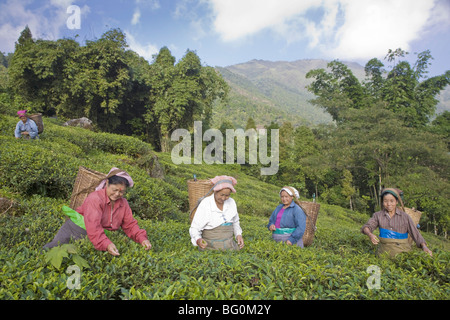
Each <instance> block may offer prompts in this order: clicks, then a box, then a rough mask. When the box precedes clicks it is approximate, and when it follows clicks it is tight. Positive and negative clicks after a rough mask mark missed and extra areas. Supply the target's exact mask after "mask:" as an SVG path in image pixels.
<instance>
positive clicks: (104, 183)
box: [95, 167, 134, 190]
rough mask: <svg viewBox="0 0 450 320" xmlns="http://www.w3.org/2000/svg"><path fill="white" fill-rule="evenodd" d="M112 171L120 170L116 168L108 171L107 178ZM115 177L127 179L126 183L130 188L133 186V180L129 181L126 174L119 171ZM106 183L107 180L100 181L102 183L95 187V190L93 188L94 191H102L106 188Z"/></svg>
mask: <svg viewBox="0 0 450 320" xmlns="http://www.w3.org/2000/svg"><path fill="white" fill-rule="evenodd" d="M114 170H120V169H119V168H116V167H114V168H112V169H111V170H109V172H108V176H109V174H110V173H111V172H113V171H114ZM116 176H119V177H122V178H125V179H127V181H128V183H129V184H130V187H132V186H133V185H134V182H133V179H131V177H130V175H129V174H128V173H127V172H125V171H121V172H119V173H117V174H116ZM106 181H107V179H105V180H102V182H100V184H99V185H98V186H97V188H95V190H101V189H103V188H104V187H105V186H106Z"/></svg>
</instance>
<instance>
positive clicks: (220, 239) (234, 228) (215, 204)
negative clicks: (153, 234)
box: [189, 176, 244, 250]
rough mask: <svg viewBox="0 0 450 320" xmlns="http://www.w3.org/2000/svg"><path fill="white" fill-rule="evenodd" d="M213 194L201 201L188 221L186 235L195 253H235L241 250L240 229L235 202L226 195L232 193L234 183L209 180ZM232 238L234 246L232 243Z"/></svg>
mask: <svg viewBox="0 0 450 320" xmlns="http://www.w3.org/2000/svg"><path fill="white" fill-rule="evenodd" d="M211 182H212V183H213V184H214V193H213V194H212V195H210V196H208V197H206V198H205V199H203V200H202V201H201V202H200V204H199V205H198V207H197V211H196V212H195V215H194V218H193V219H192V223H191V227H190V228H189V234H190V236H191V242H192V244H193V245H194V246H198V248H199V250H215V249H224V250H228V249H231V250H239V249H242V248H243V247H244V240H243V238H242V229H241V227H240V224H239V214H238V212H237V206H236V202H235V201H234V200H233V199H232V198H230V194H231V193H232V192H233V193H236V190H235V189H234V185H236V183H237V181H236V179H235V178H233V177H229V176H217V177H215V178H214V179H211ZM233 235H234V236H235V238H236V241H237V243H236V242H235V241H234V239H233Z"/></svg>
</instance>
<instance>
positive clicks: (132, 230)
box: [121, 199, 148, 243]
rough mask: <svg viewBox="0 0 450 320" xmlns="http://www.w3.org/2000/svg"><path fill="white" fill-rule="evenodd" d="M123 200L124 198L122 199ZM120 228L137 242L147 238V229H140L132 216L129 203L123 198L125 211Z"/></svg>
mask: <svg viewBox="0 0 450 320" xmlns="http://www.w3.org/2000/svg"><path fill="white" fill-rule="evenodd" d="M124 200H125V199H124ZM121 227H122V229H123V231H124V232H125V234H126V235H127V236H128V237H129V238H130V239H132V240H133V241H135V242H137V243H141V242H142V241H144V240H147V239H148V238H147V231H145V230H144V229H140V228H139V226H138V223H137V221H136V219H135V218H134V217H133V214H132V212H131V208H130V205H129V204H128V202H127V201H126V200H125V213H124V216H123V221H122V226H121Z"/></svg>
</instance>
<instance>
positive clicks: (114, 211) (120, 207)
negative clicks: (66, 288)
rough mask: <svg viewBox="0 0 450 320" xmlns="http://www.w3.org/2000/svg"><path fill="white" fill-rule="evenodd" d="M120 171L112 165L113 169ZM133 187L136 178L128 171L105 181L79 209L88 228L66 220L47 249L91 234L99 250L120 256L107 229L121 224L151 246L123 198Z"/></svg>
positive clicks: (113, 229)
mask: <svg viewBox="0 0 450 320" xmlns="http://www.w3.org/2000/svg"><path fill="white" fill-rule="evenodd" d="M113 170H117V168H112V169H111V171H110V172H112V171H113ZM132 186H133V180H132V179H131V177H130V176H129V175H128V173H126V172H125V171H122V172H120V173H118V174H116V175H114V176H112V177H110V178H108V179H105V180H103V181H102V182H101V183H100V185H99V186H98V187H97V188H96V189H95V191H94V192H92V193H90V194H89V195H88V197H87V198H86V199H85V200H84V202H83V204H82V205H81V206H80V207H78V208H77V209H76V212H78V213H79V214H81V215H82V216H83V218H84V225H85V228H83V227H80V226H79V225H77V224H75V223H74V222H73V221H72V220H71V219H68V220H66V222H65V223H64V224H63V226H62V227H61V228H60V229H59V231H58V233H57V234H56V236H55V238H54V239H53V240H52V241H51V242H49V243H47V244H46V245H45V246H44V248H52V247H55V246H57V245H60V244H64V243H68V242H69V241H70V239H74V240H76V239H80V238H83V237H85V236H86V235H87V236H88V238H89V240H90V241H91V242H92V244H93V245H94V247H95V249H97V250H101V251H108V252H109V253H110V254H112V255H113V256H118V255H119V251H118V250H117V247H116V246H115V244H114V243H113V242H112V241H111V240H110V239H109V238H108V237H107V236H106V234H105V230H109V231H115V230H118V229H119V228H120V227H121V228H122V229H123V231H124V232H125V234H126V235H127V236H128V237H129V238H131V239H132V240H133V241H135V242H137V243H140V244H142V246H143V247H144V249H145V250H149V249H150V248H151V244H150V241H149V240H148V238H147V232H146V231H145V230H144V229H140V228H139V226H138V223H137V221H136V219H134V217H133V215H132V212H131V208H130V206H129V204H128V201H127V200H126V199H125V198H123V195H124V194H125V192H126V189H127V188H128V187H132Z"/></svg>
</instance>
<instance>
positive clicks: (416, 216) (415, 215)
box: [404, 208, 422, 226]
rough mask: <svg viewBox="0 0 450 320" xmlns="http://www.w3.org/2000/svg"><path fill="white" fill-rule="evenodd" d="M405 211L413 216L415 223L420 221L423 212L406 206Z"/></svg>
mask: <svg viewBox="0 0 450 320" xmlns="http://www.w3.org/2000/svg"><path fill="white" fill-rule="evenodd" d="M404 209H405V212H406V213H407V214H408V215H409V216H410V217H411V219H412V221H413V222H414V225H415V226H417V225H418V224H419V221H420V217H421V216H422V212H420V211H419V210H416V209H414V208H413V209H411V208H404Z"/></svg>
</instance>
